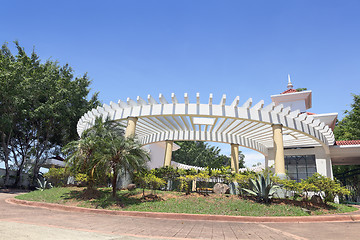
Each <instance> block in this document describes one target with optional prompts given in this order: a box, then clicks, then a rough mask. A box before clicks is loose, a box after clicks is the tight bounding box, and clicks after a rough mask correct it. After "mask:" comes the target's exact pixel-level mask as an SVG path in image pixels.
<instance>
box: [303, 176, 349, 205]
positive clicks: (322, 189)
mask: <svg viewBox="0 0 360 240" xmlns="http://www.w3.org/2000/svg"><path fill="white" fill-rule="evenodd" d="M306 182H308V183H309V184H313V185H314V186H315V187H316V190H317V191H318V195H320V196H322V197H323V198H324V201H325V203H326V202H333V201H334V197H335V196H336V195H340V196H341V195H347V194H350V191H349V190H348V189H346V188H345V187H341V185H340V183H338V182H337V181H336V180H332V179H331V178H327V177H325V176H323V175H321V174H319V173H314V174H313V175H312V176H311V177H309V178H308V179H307V180H306Z"/></svg>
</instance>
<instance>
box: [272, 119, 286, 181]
mask: <svg viewBox="0 0 360 240" xmlns="http://www.w3.org/2000/svg"><path fill="white" fill-rule="evenodd" d="M282 126H283V125H282V124H273V125H272V129H273V139H274V153H275V159H274V160H275V174H276V175H277V176H278V177H280V178H281V179H285V178H286V174H285V158H284V143H283V133H282Z"/></svg>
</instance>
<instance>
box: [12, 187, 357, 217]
mask: <svg viewBox="0 0 360 240" xmlns="http://www.w3.org/2000/svg"><path fill="white" fill-rule="evenodd" d="M146 194H150V191H146ZM156 194H157V196H158V197H154V196H153V195H148V197H145V198H142V190H141V189H136V190H134V191H131V192H130V191H127V190H122V191H118V194H117V198H115V199H114V198H112V196H111V189H110V188H102V189H99V192H96V193H92V194H88V193H87V192H85V191H84V188H77V187H66V188H52V189H47V190H44V191H33V192H30V193H26V194H23V195H19V196H17V197H16V198H17V199H22V200H28V201H38V202H48V203H58V204H64V205H70V206H78V207H86V208H99V209H109V210H120V211H121V210H124V211H146V212H171V213H192V214H214V215H233V216H308V215H309V214H311V215H319V214H333V213H344V212H351V211H355V210H357V208H354V207H351V206H347V205H343V204H334V203H329V204H328V205H327V206H326V207H316V206H309V207H308V209H309V210H310V211H311V212H310V213H309V212H307V211H304V209H303V208H302V207H300V206H296V204H293V203H289V204H285V203H284V202H281V201H275V203H272V204H261V203H257V202H253V201H251V200H245V199H242V198H239V197H237V196H232V195H216V194H210V195H209V196H203V195H199V194H197V193H193V194H191V195H185V194H184V193H179V192H163V191H157V192H156Z"/></svg>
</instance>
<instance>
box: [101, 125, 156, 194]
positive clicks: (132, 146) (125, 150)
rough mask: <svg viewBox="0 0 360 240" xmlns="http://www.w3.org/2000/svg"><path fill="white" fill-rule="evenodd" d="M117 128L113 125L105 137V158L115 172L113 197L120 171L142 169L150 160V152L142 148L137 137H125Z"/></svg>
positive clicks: (132, 171) (128, 171) (131, 171)
mask: <svg viewBox="0 0 360 240" xmlns="http://www.w3.org/2000/svg"><path fill="white" fill-rule="evenodd" d="M116 129H118V128H116ZM116 129H115V130H114V125H113V126H111V127H110V128H109V129H108V130H109V131H108V132H107V136H106V137H105V138H103V139H104V142H103V146H104V147H103V150H104V151H103V160H104V161H105V162H106V163H107V165H108V167H109V168H110V169H111V170H112V172H113V179H112V189H113V191H112V195H113V197H115V196H116V187H117V177H118V174H119V172H125V173H129V174H132V173H134V171H140V170H141V169H143V168H144V167H145V164H146V162H147V161H148V160H149V155H148V153H147V152H146V151H145V150H144V149H142V148H141V144H140V143H139V142H138V141H137V140H136V139H135V138H125V137H124V135H123V134H119V131H118V130H116Z"/></svg>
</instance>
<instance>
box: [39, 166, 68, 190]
mask: <svg viewBox="0 0 360 240" xmlns="http://www.w3.org/2000/svg"><path fill="white" fill-rule="evenodd" d="M44 177H46V178H47V179H48V181H49V182H51V183H52V185H53V186H55V187H61V186H64V185H66V182H67V179H68V177H69V173H68V172H67V171H66V169H65V168H54V167H52V168H50V169H49V171H48V172H47V173H45V174H44Z"/></svg>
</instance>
